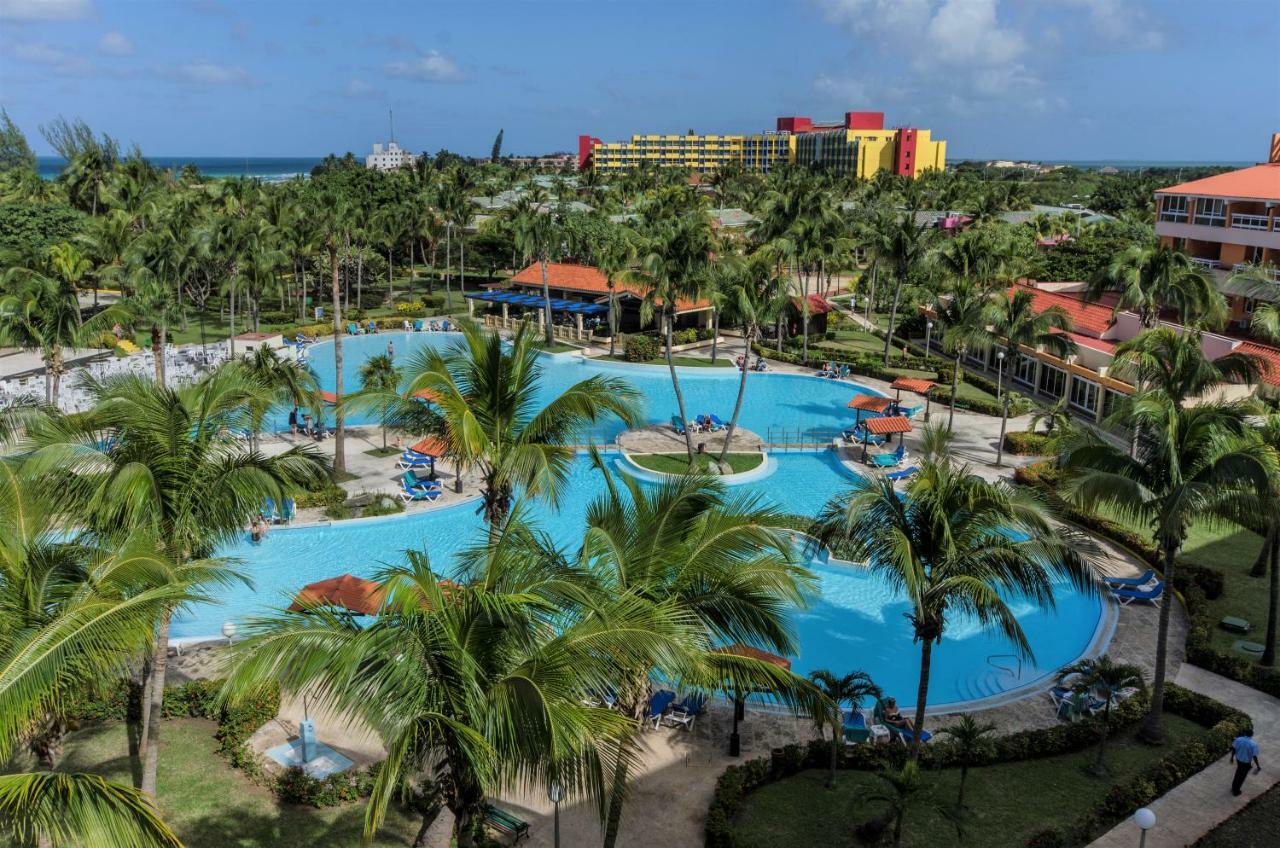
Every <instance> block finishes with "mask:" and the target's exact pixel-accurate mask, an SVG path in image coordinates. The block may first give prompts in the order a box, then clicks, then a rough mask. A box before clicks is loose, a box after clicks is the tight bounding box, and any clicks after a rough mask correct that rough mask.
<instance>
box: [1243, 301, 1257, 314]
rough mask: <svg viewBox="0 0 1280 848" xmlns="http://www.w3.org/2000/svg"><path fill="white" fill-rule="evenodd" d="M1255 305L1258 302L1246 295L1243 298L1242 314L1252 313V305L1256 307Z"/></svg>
mask: <svg viewBox="0 0 1280 848" xmlns="http://www.w3.org/2000/svg"><path fill="white" fill-rule="evenodd" d="M1257 305H1258V302H1257V301H1256V300H1254V299H1253V298H1251V297H1246V298H1245V299H1244V314H1245V315H1252V314H1253V310H1254V307H1256V306H1257Z"/></svg>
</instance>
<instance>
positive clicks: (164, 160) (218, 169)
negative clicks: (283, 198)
mask: <svg viewBox="0 0 1280 848" xmlns="http://www.w3.org/2000/svg"><path fill="white" fill-rule="evenodd" d="M146 159H147V161H148V162H150V163H151V164H152V165H155V166H156V167H157V168H162V169H166V170H173V171H180V170H182V167H183V166H184V165H187V164H191V165H195V166H196V167H197V168H199V169H200V173H202V174H204V175H205V176H206V177H257V178H258V179H261V180H266V181H268V182H280V181H283V180H287V179H290V178H292V177H296V176H298V175H299V174H309V173H311V169H312V168H314V167H315V166H316V165H319V164H320V157H317V156H288V157H283V156H250V157H244V156H148V157H146ZM38 162H39V171H40V176H41V177H42V178H43V179H46V180H52V179H54V178H56V177H57V176H58V174H60V173H62V169H63V167H64V166H65V165H66V161H65V160H64V159H63V158H62V157H60V156H41V157H39V158H38Z"/></svg>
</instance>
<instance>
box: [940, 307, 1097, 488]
mask: <svg viewBox="0 0 1280 848" xmlns="http://www.w3.org/2000/svg"><path fill="white" fill-rule="evenodd" d="M987 320H988V321H989V323H990V324H991V329H992V332H994V333H995V334H996V335H997V336H999V337H1001V338H1003V339H1004V345H1005V350H1006V351H1008V355H1009V361H1008V363H1007V367H1006V368H1005V369H1004V371H1002V372H1001V380H1002V382H1001V384H1000V392H1001V398H1002V399H1003V402H1002V403H1001V405H1000V441H998V442H996V467H997V468H998V467H1000V466H1001V465H1003V464H1004V434H1005V429H1006V428H1007V427H1008V425H1009V390H1008V388H1006V386H1005V385H1004V382H1003V379H1004V376H1005V374H1008V373H1009V372H1011V371H1012V370H1013V369H1014V367H1015V365H1016V364H1017V360H1018V357H1020V356H1022V355H1023V353H1022V350H1023V349H1024V348H1025V349H1027V350H1030V351H1037V350H1043V351H1045V352H1047V353H1051V354H1053V355H1054V356H1056V357H1058V358H1059V359H1065V358H1066V357H1067V356H1070V355H1071V354H1072V353H1073V352H1074V351H1075V348H1076V344H1075V342H1074V341H1072V340H1071V337H1070V336H1069V335H1067V333H1068V331H1070V329H1071V318H1070V317H1069V316H1068V315H1067V313H1066V310H1064V309H1063V308H1062V307H1060V306H1051V307H1049V308H1048V309H1045V310H1044V311H1042V312H1037V311H1036V310H1035V295H1034V294H1032V293H1031V292H1029V291H1027V290H1026V289H1017V290H1015V291H1006V292H1004V293H1003V294H1000V295H998V296H997V297H996V298H995V300H994V301H993V302H992V304H991V306H990V311H989V314H988V316H987ZM954 399H955V398H954V395H953V396H952V400H953V401H954Z"/></svg>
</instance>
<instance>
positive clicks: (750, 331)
mask: <svg viewBox="0 0 1280 848" xmlns="http://www.w3.org/2000/svg"><path fill="white" fill-rule="evenodd" d="M722 261H723V260H722ZM728 267H729V268H730V269H731V270H732V271H733V274H734V275H733V276H732V277H730V278H729V279H728V280H726V285H727V288H728V290H727V291H726V298H725V311H726V312H727V313H728V315H729V316H730V318H731V319H732V320H735V321H736V322H737V323H738V324H739V326H740V327H741V328H742V368H741V369H740V370H739V374H738V395H737V398H736V399H735V400H734V402H733V415H731V416H730V417H729V426H728V429H727V430H726V431H725V437H724V444H723V445H721V447H720V456H719V457H718V462H719V463H720V464H721V465H723V464H724V462H725V457H726V456H727V455H728V453H729V446H730V444H732V442H733V434H734V432H736V431H737V429H738V417H739V416H740V415H741V414H742V402H743V399H744V398H745V397H746V394H747V376H748V375H749V374H750V373H751V368H750V364H751V345H752V344H753V343H754V342H755V341H756V340H757V339H758V338H760V328H761V327H762V326H764V325H765V324H767V323H769V322H770V321H772V320H773V317H774V315H775V314H777V313H778V312H780V311H781V310H782V309H784V308H785V307H786V302H787V296H786V291H785V287H784V286H783V284H782V281H781V280H780V279H779V277H778V276H777V275H776V274H775V273H774V263H773V260H772V259H771V258H770V257H769V256H768V255H767V254H764V253H756V254H753V255H752V256H749V257H747V258H746V259H743V260H734V261H733V262H732V263H730V264H729V265H728Z"/></svg>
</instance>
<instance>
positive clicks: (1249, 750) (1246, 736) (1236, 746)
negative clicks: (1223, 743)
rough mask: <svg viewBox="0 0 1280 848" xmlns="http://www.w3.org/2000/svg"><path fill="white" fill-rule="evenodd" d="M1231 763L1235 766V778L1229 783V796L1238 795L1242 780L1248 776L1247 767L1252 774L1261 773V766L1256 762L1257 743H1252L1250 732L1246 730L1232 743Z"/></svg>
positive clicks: (1251, 733)
mask: <svg viewBox="0 0 1280 848" xmlns="http://www.w3.org/2000/svg"><path fill="white" fill-rule="evenodd" d="M1231 761H1232V762H1234V763H1235V764H1236V776H1235V777H1234V778H1233V779H1232V781H1231V794H1232V795H1239V794H1240V789H1241V787H1242V786H1244V779H1245V778H1246V777H1248V776H1249V767H1250V766H1253V773H1254V774H1257V773H1258V772H1260V771H1262V764H1261V763H1259V762H1258V743H1257V742H1255V741H1253V731H1252V730H1246V731H1245V732H1244V733H1241V734H1240V735H1239V736H1237V737H1236V738H1235V740H1234V741H1232V743H1231Z"/></svg>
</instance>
